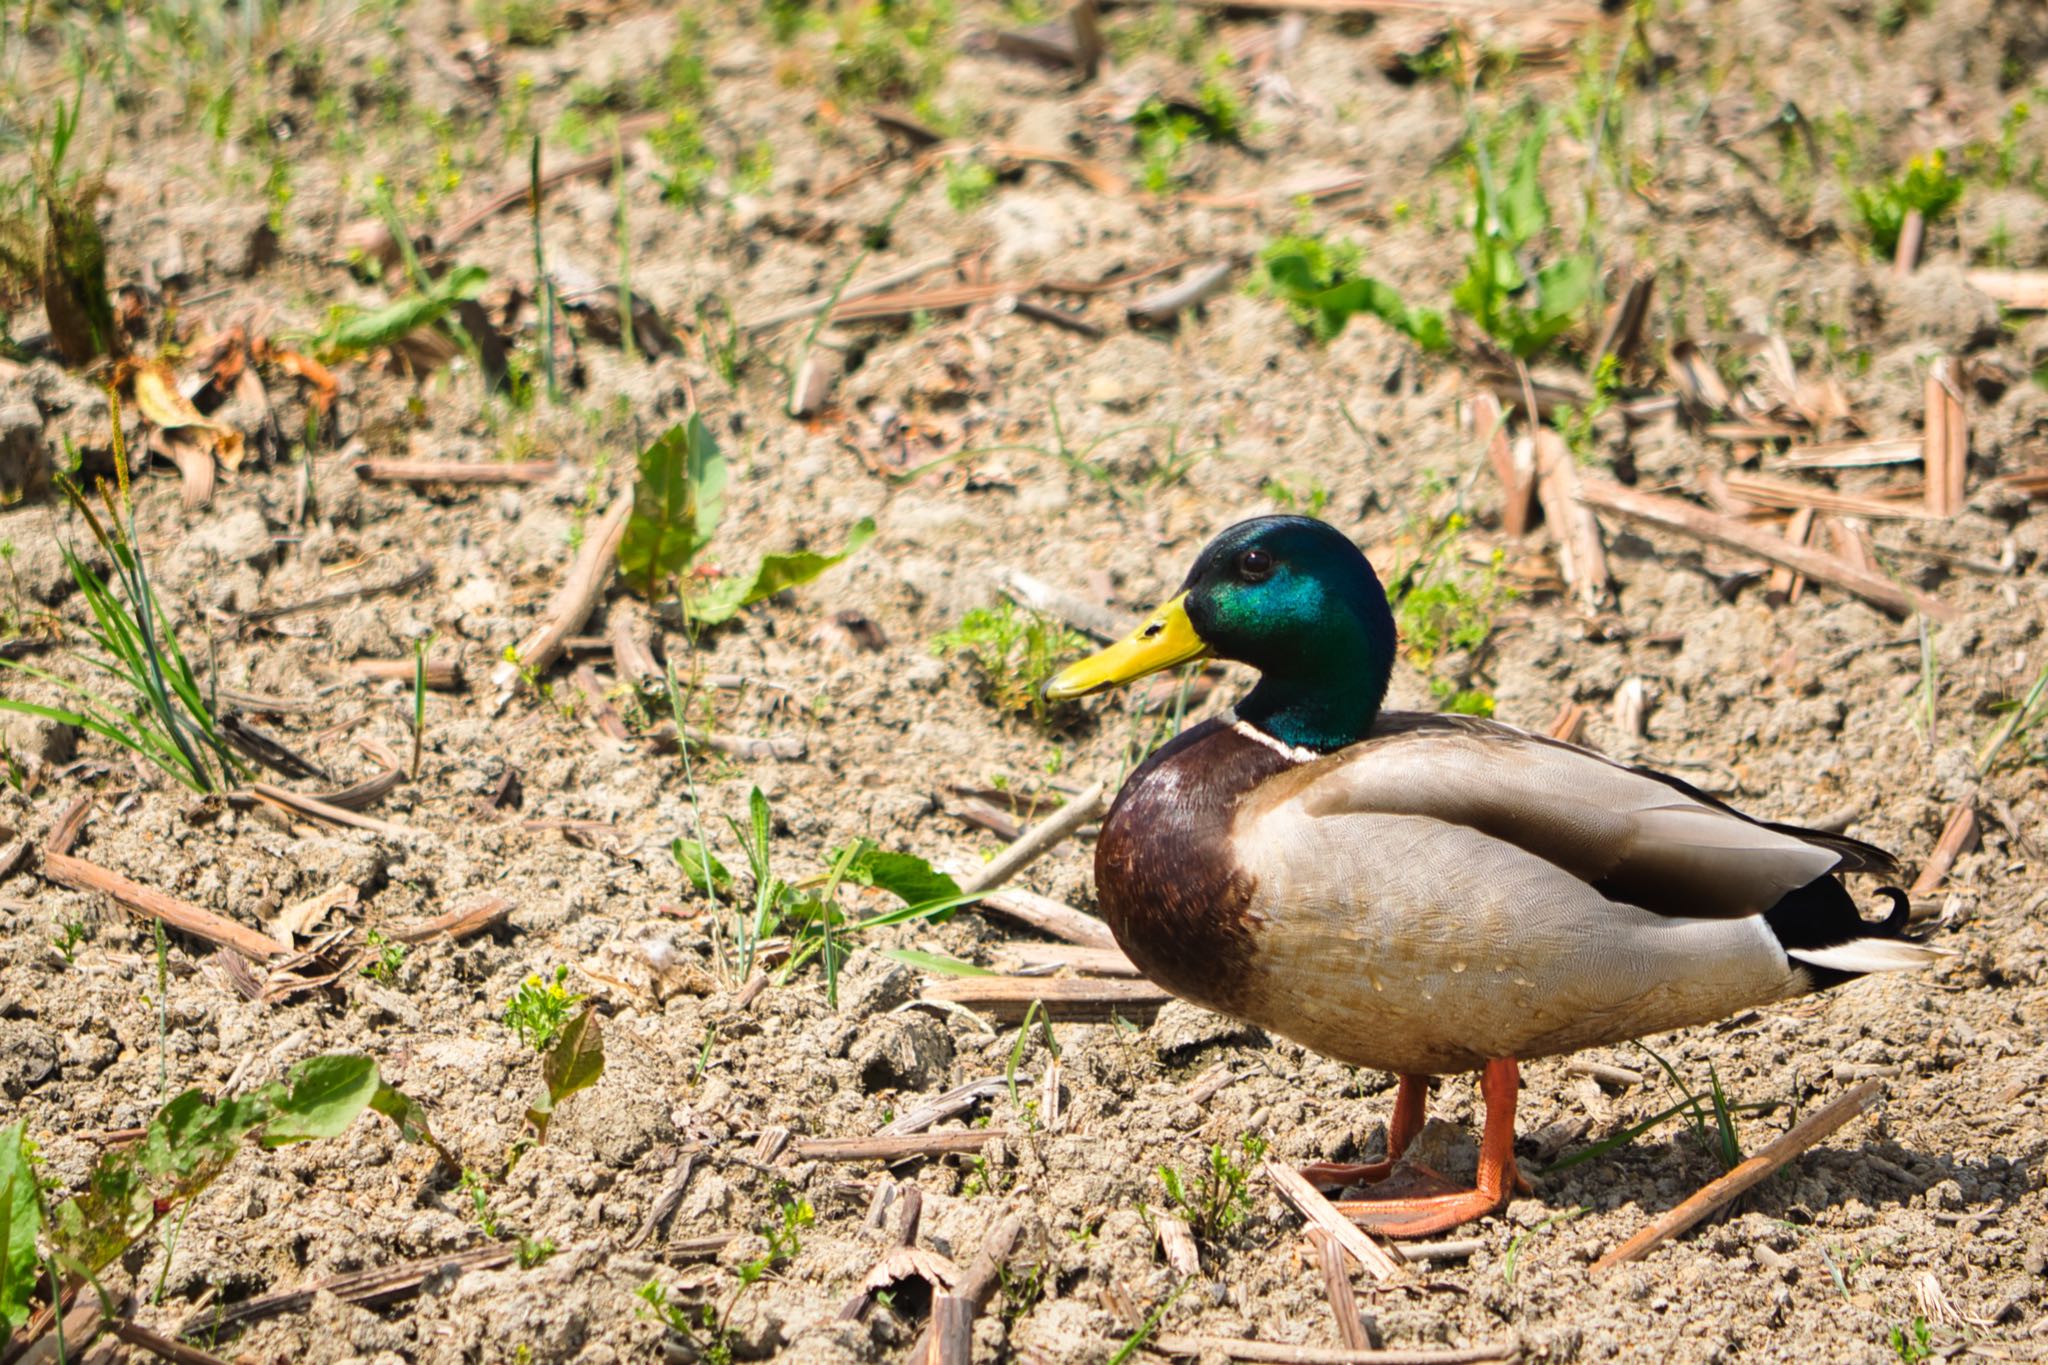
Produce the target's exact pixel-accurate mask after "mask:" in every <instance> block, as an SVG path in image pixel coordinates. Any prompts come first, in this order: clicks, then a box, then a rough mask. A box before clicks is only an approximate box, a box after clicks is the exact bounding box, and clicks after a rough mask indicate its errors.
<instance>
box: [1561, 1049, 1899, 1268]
mask: <svg viewBox="0 0 2048 1365" xmlns="http://www.w3.org/2000/svg"><path fill="white" fill-rule="evenodd" d="M1883 1094H1884V1086H1883V1083H1882V1082H1879V1081H1865V1082H1864V1083H1863V1084H1862V1085H1859V1086H1857V1087H1856V1088H1855V1089H1854V1090H1851V1091H1850V1092H1849V1093H1848V1094H1846V1095H1843V1096H1842V1097H1841V1098H1840V1099H1837V1100H1835V1101H1834V1102H1833V1103H1832V1104H1829V1105H1827V1106H1826V1107H1825V1108H1823V1109H1820V1110H1818V1111H1817V1112H1815V1113H1812V1114H1809V1115H1807V1117H1806V1118H1805V1119H1803V1120H1801V1121H1800V1123H1799V1124H1798V1125H1797V1126H1796V1127H1794V1128H1793V1129H1792V1130H1791V1131H1790V1132H1788V1133H1785V1134H1784V1135H1782V1136H1780V1137H1779V1138H1778V1139H1777V1140H1776V1141H1775V1142H1773V1143H1771V1144H1770V1145H1769V1146H1768V1147H1766V1148H1764V1149H1763V1150H1762V1151H1761V1152H1758V1153H1757V1154H1756V1155H1755V1156H1753V1157H1751V1158H1750V1159H1749V1160H1747V1161H1745V1162H1743V1163H1742V1164H1741V1165H1740V1166H1737V1167H1736V1168H1735V1169H1734V1170H1732V1171H1730V1172H1728V1174H1726V1175H1724V1176H1722V1177H1720V1178H1719V1179H1718V1180H1714V1181H1710V1182H1709V1183H1708V1184H1707V1185H1706V1187H1705V1188H1703V1189H1701V1190H1700V1191H1699V1192H1698V1193H1697V1194H1694V1195H1693V1196H1692V1197H1691V1198H1689V1199H1687V1200H1686V1201H1685V1202H1684V1203H1682V1204H1680V1205H1679V1206H1678V1207H1677V1208H1674V1209H1672V1210H1670V1211H1669V1212H1667V1213H1664V1214H1661V1215H1659V1216H1658V1217H1657V1218H1655V1219H1653V1220H1652V1221H1651V1222H1650V1224H1649V1225H1648V1226H1647V1227H1645V1228H1643V1229H1642V1231H1640V1232H1638V1233H1636V1235H1635V1236H1633V1237H1631V1238H1629V1239H1628V1240H1627V1241H1626V1242H1623V1243H1622V1244H1621V1245H1620V1246H1618V1247H1616V1248H1614V1250H1612V1251H1610V1252H1608V1253H1607V1254H1606V1255H1605V1256H1602V1257H1601V1258H1600V1259H1599V1260H1597V1261H1595V1262H1594V1263H1593V1269H1592V1271H1591V1273H1592V1274H1594V1275H1603V1274H1605V1273H1606V1272H1607V1271H1609V1270H1612V1269H1613V1268H1614V1267H1615V1266H1618V1265H1621V1264H1623V1263H1624V1262H1627V1261H1634V1260H1640V1259H1641V1258H1642V1257H1643V1256H1645V1255H1647V1254H1649V1252H1650V1251H1651V1250H1652V1249H1653V1248H1655V1247H1658V1246H1660V1245H1662V1244H1663V1243H1665V1242H1667V1241H1669V1240H1671V1239H1672V1238H1673V1237H1676V1236H1678V1235H1679V1234H1680V1233H1682V1232H1684V1231H1685V1230H1686V1229H1687V1228H1690V1227H1692V1226H1693V1225H1694V1224H1695V1223H1697V1222H1699V1221H1700V1220H1701V1219H1703V1218H1705V1217H1706V1216H1707V1215H1708V1214H1710V1213H1712V1212H1714V1210H1716V1209H1718V1208H1721V1207H1723V1206H1724V1205H1726V1204H1728V1203H1730V1202H1732V1201H1733V1200H1734V1199H1736V1198H1737V1197H1738V1196H1739V1195H1741V1194H1742V1193H1743V1192H1744V1191H1746V1190H1749V1189H1750V1188H1752V1187H1754V1186H1755V1185H1757V1184H1759V1183H1761V1182H1762V1181H1763V1180H1764V1179H1766V1178H1767V1177H1769V1176H1771V1175H1772V1174H1774V1173H1776V1172H1777V1171H1779V1170H1780V1169H1782V1168H1783V1167H1784V1166H1785V1165H1786V1164H1787V1163H1789V1162H1790V1161H1791V1160H1792V1159H1793V1158H1794V1157H1796V1156H1798V1155H1799V1154H1800V1153H1802V1152H1804V1151H1805V1150H1806V1149H1807V1148H1809V1147H1811V1146H1813V1145H1814V1144H1815V1143H1817V1142H1819V1141H1820V1140H1821V1139H1823V1138H1825V1137H1827V1136H1828V1135H1829V1134H1831V1133H1833V1132H1834V1131H1835V1130H1836V1129H1838V1128H1840V1127H1841V1126H1842V1125H1843V1124H1845V1123H1847V1122H1848V1121H1849V1120H1850V1119H1853V1118H1855V1117H1856V1116H1857V1115H1858V1114H1861V1113H1862V1112H1863V1111H1864V1110H1866V1109H1868V1108H1870V1106H1871V1105H1873V1104H1875V1103H1877V1101H1878V1099H1879V1098H1880V1097H1881V1096H1882V1095H1883Z"/></svg>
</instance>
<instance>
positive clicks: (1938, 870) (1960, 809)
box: [1908, 796, 1978, 896]
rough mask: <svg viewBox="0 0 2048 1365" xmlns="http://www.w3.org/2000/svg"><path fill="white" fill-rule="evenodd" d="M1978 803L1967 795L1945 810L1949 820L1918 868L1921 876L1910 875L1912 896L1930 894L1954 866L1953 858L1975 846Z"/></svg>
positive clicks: (1954, 859)
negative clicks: (1923, 862)
mask: <svg viewBox="0 0 2048 1365" xmlns="http://www.w3.org/2000/svg"><path fill="white" fill-rule="evenodd" d="M1977 832H1978V824H1977V803H1976V802H1975V801H1974V800H1972V799H1971V798H1970V797H1967V796H1966V797H1964V798H1963V799H1962V800H1960V801H1958V802H1956V804H1955V809H1953V810H1951V811H1950V812H1949V813H1948V822H1947V823H1946V824H1944V825H1943V826H1942V827H1941V838H1940V839H1938V840H1936V841H1935V844H1934V851H1933V852H1932V853H1930V854H1928V855H1927V862H1926V863H1925V864H1924V865H1923V866H1922V867H1921V869H1920V875H1919V876H1917V877H1915V878H1913V887H1912V890H1911V891H1910V892H1909V893H1908V894H1910V895H1914V896H1925V895H1928V894H1930V893H1931V892H1932V891H1933V890H1934V888H1935V887H1937V886H1940V885H1941V883H1942V879H1943V878H1944V877H1946V876H1948V874H1949V871H1950V869H1952V868H1954V867H1955V865H1956V859H1958V858H1960V857H1962V856H1963V854H1965V853H1967V852H1969V851H1970V850H1971V849H1972V848H1975V847H1976V846H1977Z"/></svg>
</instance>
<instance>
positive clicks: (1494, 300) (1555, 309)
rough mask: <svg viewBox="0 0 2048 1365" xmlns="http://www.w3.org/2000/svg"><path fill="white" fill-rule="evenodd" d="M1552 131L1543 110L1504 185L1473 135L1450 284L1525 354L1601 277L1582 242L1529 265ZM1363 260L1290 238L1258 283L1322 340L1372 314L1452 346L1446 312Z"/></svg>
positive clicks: (1265, 257)
mask: <svg viewBox="0 0 2048 1365" xmlns="http://www.w3.org/2000/svg"><path fill="white" fill-rule="evenodd" d="M1549 135H1550V116H1549V114H1548V113H1547V112H1544V113H1539V114H1538V115H1537V116H1536V118H1535V120H1534V121H1533V123H1532V124H1531V125H1530V126H1529V128H1528V131H1527V133H1526V134H1524V136H1523V138H1522V140H1521V143H1520V144H1519V146H1518V147H1517V149H1516V152H1515V155H1514V159H1513V161H1512V163H1511V165H1510V167H1509V170H1508V176H1507V180H1506V183H1505V184H1496V182H1495V178H1494V174H1493V159H1492V153H1491V150H1490V148H1489V145H1488V143H1489V139H1487V138H1486V137H1484V136H1478V137H1474V138H1473V139H1472V141H1471V143H1470V144H1469V145H1468V147H1467V157H1468V160H1469V162H1470V166H1471V177H1472V201H1471V203H1470V205H1469V206H1468V208H1467V215H1468V221H1469V223H1470V226H1471V248H1470V250H1469V252H1468V253H1467V255H1466V257H1465V277H1464V278H1463V279H1462V280H1460V281H1459V282H1458V284H1457V285H1456V286H1455V287H1453V288H1452V290H1451V298H1450V302H1451V306H1452V307H1453V308H1455V309H1456V310H1457V311H1458V312H1460V313H1463V314H1464V315H1465V316H1466V317H1468V318H1470V319H1471V320H1472V322H1473V323H1474V324H1476V325H1477V326H1478V328H1479V330H1481V331H1482V332H1484V333H1486V334H1487V335H1488V336H1490V337H1492V338H1493V339H1494V341H1496V342H1498V343H1499V344H1500V345H1501V346H1502V347H1504V348H1505V349H1506V350H1508V351H1509V352H1510V353H1512V354H1513V355H1514V356H1516V357H1517V358H1519V359H1523V360H1528V359H1531V358H1533V357H1534V356H1536V355H1537V354H1538V353H1540V352H1541V351H1543V350H1544V349H1545V348H1546V347H1548V346H1549V345H1550V344H1551V343H1552V342H1554V341H1556V340H1557V339H1558V338H1559V337H1560V336H1562V335H1563V334H1564V333H1565V332H1566V331H1568V330H1570V329H1571V327H1572V326H1573V325H1574V324H1575V323H1576V322H1577V321H1578V320H1579V317H1580V315H1581V314H1582V313H1583V312H1584V311H1585V309H1586V307H1587V305H1588V304H1589V303H1590V302H1592V300H1593V298H1594V294H1595V286H1596V283H1597V279H1596V273H1597V263H1596V262H1595V260H1594V258H1593V256H1592V254H1591V253H1590V252H1588V251H1586V250H1584V249H1578V250H1572V251H1566V252H1562V253H1557V254H1553V255H1552V257H1551V259H1550V260H1549V261H1548V263H1547V264H1544V265H1542V266H1540V267H1538V268H1537V269H1535V270H1534V271H1533V272H1531V271H1529V270H1527V269H1525V267H1524V266H1523V261H1524V260H1526V259H1528V258H1529V257H1531V256H1532V255H1533V254H1535V252H1536V251H1537V249H1538V248H1539V247H1541V246H1542V245H1543V244H1544V242H1545V239H1546V238H1547V237H1548V236H1549V234H1550V229H1551V215H1550V202H1549V200H1548V199H1547V198H1546V197H1545V196H1544V193H1543V185H1542V181H1541V176H1540V172H1541V169H1542V160H1543V149H1544V146H1545V145H1546V143H1547V142H1548V140H1549ZM1363 258H1364V252H1363V250H1362V249H1361V248H1359V247H1358V246H1356V245H1355V244H1353V243H1350V242H1326V241H1324V240H1323V239H1322V238H1320V237H1312V236H1301V235H1297V236H1293V237H1285V238H1282V239H1280V240H1279V241H1277V242H1275V243H1273V244H1272V245H1271V246H1269V247H1267V248H1266V250H1265V251H1264V252H1263V253H1261V256H1260V262H1261V265H1262V267H1263V273H1262V278H1261V281H1260V284H1261V286H1262V287H1263V288H1264V290H1265V291H1266V292H1267V293H1269V294H1271V295H1273V296H1274V297H1276V298H1279V299H1280V300H1282V301H1283V302H1285V303H1286V304H1287V307H1288V311H1289V312H1290V313H1292V314H1293V315H1294V317H1295V319H1296V320H1297V321H1299V322H1301V323H1302V324H1303V325H1304V326H1306V327H1308V328H1309V329H1310V330H1311V331H1312V332H1313V333H1314V335H1315V336H1316V337H1317V338H1318V339H1319V340H1324V341H1327V340H1329V339H1331V338H1333V337H1335V336H1337V335H1338V334H1339V333H1341V332H1342V331H1343V330H1344V328H1345V327H1346V326H1347V325H1349V323H1350V321H1351V319H1352V318H1353V317H1354V316H1355V315H1357V314H1359V313H1367V314H1370V315H1371V316H1373V317H1377V318H1379V319H1380V320H1381V321H1382V322H1384V323H1386V324H1387V325H1388V326H1390V327H1392V328H1394V329H1395V330H1396V331H1399V332H1401V333H1402V334H1403V335H1405V336H1407V337H1409V338H1410V339H1411V340H1413V341H1414V342H1415V344H1416V345H1418V346H1420V347H1422V348H1423V349H1424V350H1426V351H1435V352H1443V351H1448V350H1450V349H1451V346H1452V339H1451V333H1450V328H1449V326H1448V324H1447V322H1446V319H1445V315H1444V314H1443V313H1442V312H1440V311H1438V310H1435V309H1427V308H1412V307H1410V306H1409V305H1408V304H1406V303H1405V302H1404V301H1403V300H1402V298H1401V295H1400V293H1399V291H1397V290H1395V289H1394V288H1393V287H1392V286H1391V285H1388V284H1386V283H1385V282H1383V281H1381V280H1378V279H1374V278H1373V277H1371V276H1368V275H1363V274H1361V273H1360V266H1361V264H1362V261H1363Z"/></svg>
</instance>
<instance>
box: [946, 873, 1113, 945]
mask: <svg viewBox="0 0 2048 1365" xmlns="http://www.w3.org/2000/svg"><path fill="white" fill-rule="evenodd" d="M978 906H979V908H980V909H982V910H984V911H987V910H993V911H995V912H996V913H997V914H999V915H1002V916H1004V917H1005V918H1007V919H1013V920H1016V921H1017V922H1018V923H1020V924H1027V925H1029V926H1031V927H1032V928H1033V929H1036V930H1038V931H1039V932H1040V933H1042V934H1050V935H1052V936H1053V937H1054V938H1057V939H1064V940H1066V941H1067V942H1068V943H1073V944H1077V945H1079V946H1081V947H1083V948H1097V949H1112V950H1113V949H1115V948H1116V935H1115V934H1112V933H1111V932H1110V931H1109V926H1108V925H1107V924H1104V923H1103V922H1102V921H1101V920H1099V919H1097V918H1096V917H1095V916H1093V915H1091V914H1089V913H1087V912H1086V911H1085V910H1076V909H1075V908H1074V907H1073V906H1071V905H1067V904H1064V903H1063V902H1060V901H1056V900H1054V899H1053V898H1052V897H1050V896H1041V895H1039V894H1038V893H1037V892H1036V891H1024V890H1020V889H1018V888H1015V887H1010V888H1006V889H1004V890H1001V891H991V892H989V893H988V894H987V895H985V896H983V897H982V898H981V900H980V901H979V902H978Z"/></svg>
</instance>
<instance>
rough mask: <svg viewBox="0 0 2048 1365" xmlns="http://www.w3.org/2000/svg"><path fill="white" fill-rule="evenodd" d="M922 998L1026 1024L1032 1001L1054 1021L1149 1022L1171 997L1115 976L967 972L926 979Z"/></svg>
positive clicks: (1082, 1022)
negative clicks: (962, 974)
mask: <svg viewBox="0 0 2048 1365" xmlns="http://www.w3.org/2000/svg"><path fill="white" fill-rule="evenodd" d="M924 998H925V999H927V1000H942V1001H945V1002H946V1003H948V1004H953V1005H965V1006H966V1007H968V1008H969V1009H977V1010H982V1011H985V1012H986V1013H989V1014H992V1015H994V1016H995V1017H996V1018H997V1019H998V1020H1000V1021H1001V1022H1003V1023H1005V1024H1018V1023H1022V1022H1023V1020H1024V1016H1025V1015H1026V1014H1028V1013H1029V1012H1030V1011H1031V1007H1032V1005H1033V1004H1041V1005H1043V1006H1044V1016H1045V1017H1046V1018H1048V1019H1051V1020H1052V1021H1053V1022H1054V1023H1070V1022H1071V1023H1077V1024H1106V1023H1108V1022H1110V1021H1111V1020H1112V1019H1118V1018H1121V1019H1126V1020H1129V1021H1130V1022H1131V1023H1134V1024H1145V1023H1150V1022H1151V1020H1152V1017H1153V1016H1154V1015H1156V1014H1158V1013H1159V1009H1160V1006H1162V1005H1164V1004H1165V1003H1166V1002H1167V1001H1168V1000H1171V999H1172V998H1173V997H1172V996H1170V995H1168V994H1167V993H1166V992H1165V991H1163V990H1161V989H1160V988H1159V987H1158V986H1155V985H1153V984H1152V983H1151V982H1149V981H1142V980H1140V981H1125V980H1118V979H1116V978H1113V977H1094V978H1080V977H1043V976H964V977H959V978H957V979H954V980H948V981H933V982H930V983H928V984H927V985H926V986H925V988H924Z"/></svg>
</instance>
